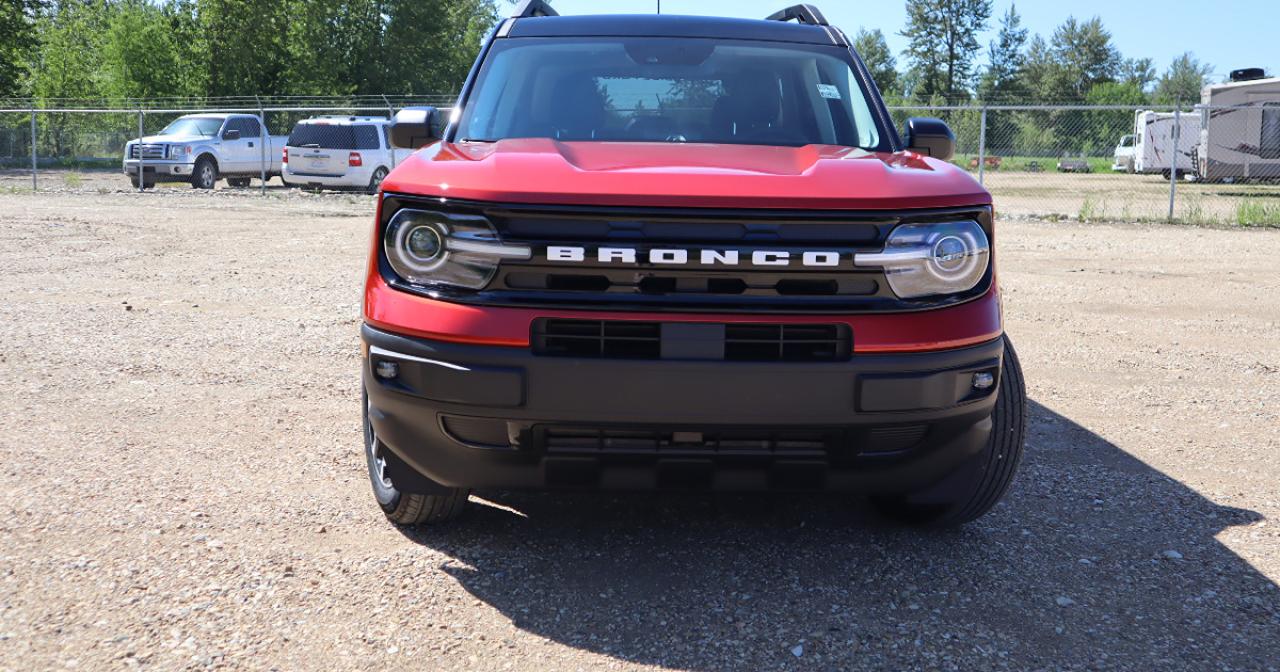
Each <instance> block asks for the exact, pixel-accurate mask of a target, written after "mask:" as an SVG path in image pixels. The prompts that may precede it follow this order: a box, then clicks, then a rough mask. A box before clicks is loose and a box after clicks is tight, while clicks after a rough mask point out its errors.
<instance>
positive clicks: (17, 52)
mask: <svg viewBox="0 0 1280 672" xmlns="http://www.w3.org/2000/svg"><path fill="white" fill-rule="evenodd" d="M38 9H39V3H38V2H37V1H36V0H7V1H6V2H5V3H4V4H3V5H0V97H4V96H15V95H18V93H20V92H21V91H22V89H23V84H24V82H23V78H24V75H25V74H26V69H27V62H26V61H27V55H28V54H29V53H30V52H31V51H32V50H33V49H34V48H35V46H36V44H37V40H36V22H35V17H36V11H37V10H38Z"/></svg>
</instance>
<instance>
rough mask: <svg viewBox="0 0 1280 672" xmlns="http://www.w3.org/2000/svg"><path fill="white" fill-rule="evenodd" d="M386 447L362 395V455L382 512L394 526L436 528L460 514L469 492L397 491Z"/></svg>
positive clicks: (366, 401) (461, 489)
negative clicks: (389, 470) (371, 419)
mask: <svg viewBox="0 0 1280 672" xmlns="http://www.w3.org/2000/svg"><path fill="white" fill-rule="evenodd" d="M386 450H388V448H387V447H386V445H385V444H383V443H382V441H381V440H379V439H378V435H377V433H376V432H375V431H374V429H373V423H372V422H370V421H369V397H368V395H367V394H366V395H364V454H365V462H366V464H367V465H368V469H369V482H370V483H371V484H372V485H373V496H374V499H376V500H377V501H378V506H379V507H381V508H382V513H383V514H385V515H386V516H387V520H390V521H391V522H393V523H396V524H397V525H439V524H442V523H447V522H449V521H451V520H454V519H456V518H457V517H458V516H460V515H462V512H463V511H464V510H465V509H466V505H467V498H468V497H469V496H470V495H471V491H469V490H467V489H465V488H449V489H448V490H447V491H446V492H443V493H441V494H436V495H420V494H416V493H411V492H401V491H400V490H398V489H397V488H396V486H395V484H394V483H392V482H391V478H390V477H389V475H388V474H387V460H386V457H385V452H384V451H386Z"/></svg>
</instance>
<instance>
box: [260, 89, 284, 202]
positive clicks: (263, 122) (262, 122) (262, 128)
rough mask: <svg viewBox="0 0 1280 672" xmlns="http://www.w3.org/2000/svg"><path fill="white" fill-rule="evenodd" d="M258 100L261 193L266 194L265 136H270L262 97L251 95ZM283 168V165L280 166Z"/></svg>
mask: <svg viewBox="0 0 1280 672" xmlns="http://www.w3.org/2000/svg"><path fill="white" fill-rule="evenodd" d="M253 98H254V100H257V101H258V144H260V145H262V148H261V150H260V152H259V153H260V154H261V155H262V165H261V166H259V167H260V168H261V169H262V195H263V196H266V195H267V138H269V137H271V136H270V135H269V134H268V133H267V113H266V112H264V111H263V110H262V99H261V98H259V97H258V96H254V97H253ZM280 169H281V170H284V166H281V167H280Z"/></svg>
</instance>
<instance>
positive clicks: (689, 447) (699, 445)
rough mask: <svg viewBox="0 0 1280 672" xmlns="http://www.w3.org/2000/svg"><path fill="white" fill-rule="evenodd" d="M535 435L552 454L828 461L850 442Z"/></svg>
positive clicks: (834, 437)
mask: <svg viewBox="0 0 1280 672" xmlns="http://www.w3.org/2000/svg"><path fill="white" fill-rule="evenodd" d="M534 435H535V436H536V437H537V443H538V444H539V445H540V446H541V447H542V449H543V450H545V451H546V452H547V453H548V454H550V455H607V454H610V453H619V454H637V455H638V454H656V455H657V456H659V457H662V456H679V457H694V456H702V457H716V456H726V457H751V456H756V457H785V458H804V457H808V458H822V457H826V456H827V454H828V453H829V452H830V451H831V449H832V447H833V446H839V445H841V444H842V443H843V442H844V441H845V436H844V434H843V433H842V432H839V431H832V432H814V431H781V432H778V431H760V432H758V433H756V432H744V431H741V430H737V431H732V432H720V431H710V432H680V431H667V430H652V431H644V430H623V429H596V428H589V429H580V428H575V427H558V426H542V427H538V428H536V430H535V432H534Z"/></svg>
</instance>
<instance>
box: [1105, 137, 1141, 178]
mask: <svg viewBox="0 0 1280 672" xmlns="http://www.w3.org/2000/svg"><path fill="white" fill-rule="evenodd" d="M1137 140H1138V136H1136V135H1132V134H1130V135H1126V136H1124V137H1122V138H1120V144H1118V145H1116V160H1115V163H1113V164H1112V165H1111V170H1114V171H1115V172H1117V173H1132V172H1133V156H1134V146H1135V145H1136V144H1137Z"/></svg>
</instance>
